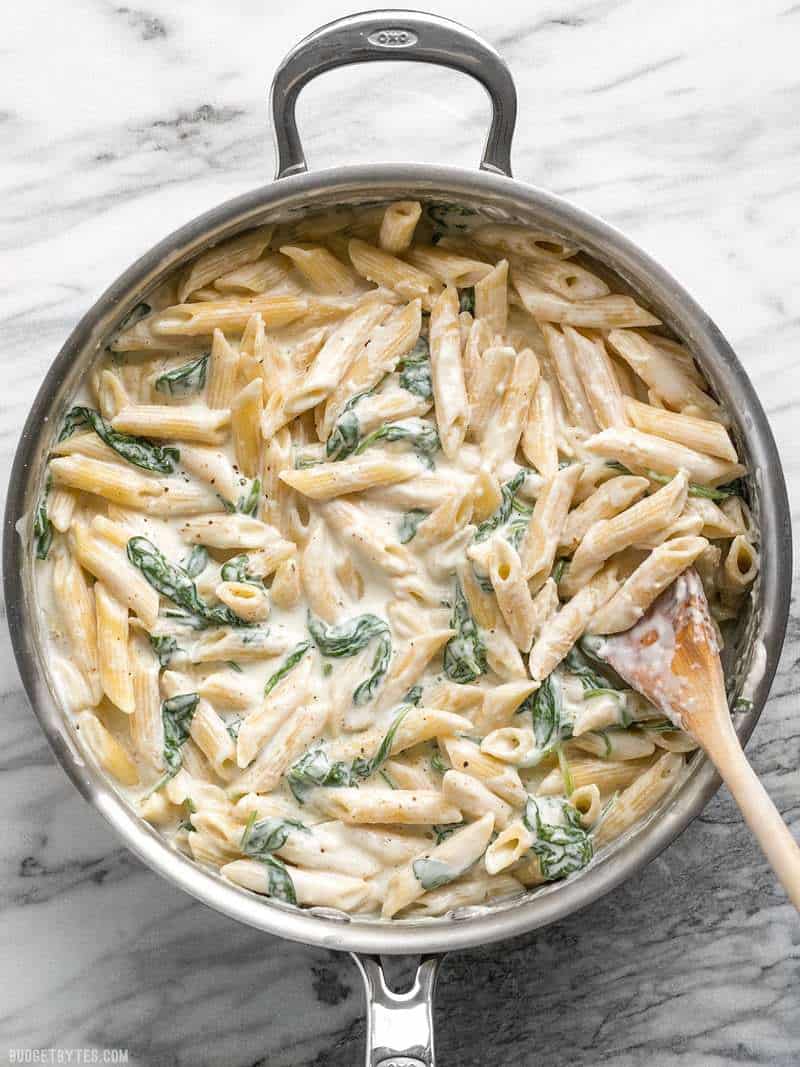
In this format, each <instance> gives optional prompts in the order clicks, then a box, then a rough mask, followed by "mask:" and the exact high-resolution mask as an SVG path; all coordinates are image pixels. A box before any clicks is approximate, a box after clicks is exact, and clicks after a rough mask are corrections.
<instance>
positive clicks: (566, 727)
mask: <svg viewBox="0 0 800 1067" xmlns="http://www.w3.org/2000/svg"><path fill="white" fill-rule="evenodd" d="M527 709H530V712H531V719H532V721H533V736H534V738H535V740H536V747H537V748H538V749H540V750H541V751H542V753H543V754H544V752H546V751H548V750H549V749H551V748H553V747H554V746H555V745H557V744H558V743H559V742H560V741H566V740H567V739H568V738H570V737H572V723H571V722H570V721H569V720H568V719H565V718H564V704H563V700H562V696H561V686H560V685H559V683H558V680H557V679H556V677H555V676H554V675H553V674H550V675H548V676H547V678H545V680H544V681H543V682H542V684H541V685H540V686H539V688H538V689H537V690H536V692H535V693H531V695H530V696H529V697H528V698H527V699H526V700H525V701H523V703H522V704H521V705H520V708H519V711H523V710H527Z"/></svg>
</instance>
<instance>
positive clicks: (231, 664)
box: [225, 659, 244, 674]
mask: <svg viewBox="0 0 800 1067" xmlns="http://www.w3.org/2000/svg"><path fill="white" fill-rule="evenodd" d="M225 663H226V664H227V665H228V666H229V667H230V669H231V670H232V671H236V673H237V674H244V671H243V670H242V668H241V667H240V666H239V664H238V663H237V662H236V660H234V659H226V660H225Z"/></svg>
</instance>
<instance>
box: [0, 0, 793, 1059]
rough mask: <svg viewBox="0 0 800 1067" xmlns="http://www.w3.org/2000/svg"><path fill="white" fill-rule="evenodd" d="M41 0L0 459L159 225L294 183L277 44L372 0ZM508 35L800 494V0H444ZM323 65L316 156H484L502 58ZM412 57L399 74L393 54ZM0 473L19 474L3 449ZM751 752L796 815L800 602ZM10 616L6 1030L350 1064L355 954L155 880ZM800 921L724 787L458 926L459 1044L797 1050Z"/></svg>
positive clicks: (528, 124)
mask: <svg viewBox="0 0 800 1067" xmlns="http://www.w3.org/2000/svg"><path fill="white" fill-rule="evenodd" d="M271 6H272V5H268V4H264V3H263V2H260V3H256V2H254V0H239V2H232V3H229V4H224V5H221V4H217V3H213V2H212V0H195V2H194V3H193V4H191V5H186V4H178V3H175V2H174V0H173V2H169V0H152V2H149V0H148V3H147V4H146V6H145V7H142V8H139V7H136V6H131V5H127V4H124V3H121V2H120V0H67V2H64V3H60V4H55V3H53V0H28V2H26V3H25V4H24V5H16V6H14V7H13V9H11V10H10V11H9V12H7V13H6V15H5V18H4V33H3V40H2V45H0V48H2V64H1V65H0V86H1V87H2V92H0V138H1V139H2V159H3V164H2V168H0V183H2V196H0V359H2V361H3V365H4V370H5V374H4V389H3V390H2V394H0V467H2V470H3V471H4V472H5V471H7V470H8V468H9V465H10V461H11V458H12V456H13V451H14V448H15V445H16V441H17V438H18V434H19V430H20V427H21V425H22V421H23V419H24V417H25V415H26V413H27V410H28V408H29V406H30V403H31V401H32V399H33V396H34V394H35V391H36V389H37V386H38V384H39V382H40V380H41V378H42V375H43V373H44V371H45V370H46V368H47V366H48V364H49V362H50V361H51V359H52V358H53V356H54V354H55V352H56V351H57V349H58V348H59V346H60V344H61V342H62V340H63V339H64V337H65V336H66V334H67V333H68V332H69V330H70V329H71V328H72V326H73V325H74V324H75V322H76V321H77V320H78V318H79V317H80V316H81V315H82V314H83V312H84V311H85V310H86V309H87V308H88V306H89V305H90V304H91V303H92V301H93V300H94V299H95V298H96V297H97V296H98V295H99V293H100V292H101V291H102V290H103V288H104V287H105V286H106V285H107V284H108V283H109V282H110V281H111V280H113V278H114V277H116V275H117V274H118V273H119V272H120V271H121V270H123V269H124V268H125V267H126V266H127V265H128V264H129V263H130V262H132V261H133V260H134V259H135V258H136V257H137V256H138V255H140V254H141V253H142V252H144V251H145V250H146V249H147V248H148V247H149V246H150V245H151V244H153V243H154V242H155V241H156V240H158V239H159V238H161V237H162V236H163V235H164V234H165V232H167V231H168V230H171V229H174V228H175V227H177V226H179V225H180V224H182V223H183V222H185V221H187V220H188V219H190V218H192V217H193V216H194V215H196V214H198V213H199V212H201V211H203V210H205V209H207V208H210V207H212V206H214V205H215V204H217V203H218V202H220V201H222V200H224V199H227V198H229V197H232V196H235V195H237V194H239V193H241V192H244V191H246V190H247V189H250V188H252V187H253V186H255V185H258V184H262V183H264V182H266V181H268V180H269V179H270V177H271V174H272V168H273V162H272V149H271V144H270V137H269V134H268V131H267V127H266V88H267V84H268V81H269V78H270V76H271V73H272V71H273V70H274V68H275V65H276V63H277V62H278V60H279V58H280V57H281V55H282V54H283V53H284V52H285V51H286V50H287V49H288V48H289V47H290V46H291V45H292V44H293V43H294V42H295V41H296V40H297V39H298V38H299V37H300V36H302V35H303V34H304V33H307V32H309V31H310V30H311V29H313V28H314V27H315V26H317V25H318V24H320V23H321V22H323V21H326V20H328V19H330V18H333V17H336V16H337V15H340V14H344V13H348V12H349V11H350V10H351V7H352V5H351V4H349V3H348V4H345V3H339V2H336V3H322V2H321V0H314V2H311V0H297V2H295V3H293V4H292V5H288V6H286V5H274V6H275V7H280V10H277V11H276V12H275V13H269V9H270V7H271ZM431 6H432V7H433V8H434V9H435V10H436V11H438V12H440V13H441V14H445V15H450V16H452V17H455V18H459V19H461V20H462V21H464V22H466V23H467V24H468V25H471V26H473V27H474V28H475V29H477V30H478V31H480V32H482V33H484V34H485V35H486V36H487V37H488V38H489V39H490V40H492V41H494V43H495V44H496V45H497V46H498V47H499V48H500V50H501V51H502V52H503V54H504V55H505V56H506V57H507V59H508V61H509V63H510V65H511V67H512V70H513V72H514V75H515V78H516V80H517V85H518V88H519V93H520V121H519V126H518V133H517V138H516V143H515V149H514V156H513V160H514V166H515V172H516V174H517V175H518V176H519V177H520V178H522V179H525V180H529V181H533V182H535V183H537V184H541V185H543V186H546V187H548V188H551V189H553V190H555V191H556V192H558V193H560V194H562V195H564V196H567V197H569V198H571V199H573V200H575V201H577V202H578V203H580V204H581V205H582V206H583V207H586V208H588V209H590V210H592V211H596V212H598V213H600V214H602V215H604V216H605V217H606V218H608V219H609V220H610V221H612V222H614V223H615V224H617V225H618V226H620V227H622V228H623V229H625V230H626V231H627V232H628V233H629V234H630V236H632V237H633V238H634V239H635V240H637V241H638V242H639V243H640V244H641V245H643V246H644V247H645V248H646V249H647V250H648V251H649V252H650V253H651V254H653V255H654V256H655V257H656V258H657V259H660V260H661V261H662V262H663V263H664V264H665V265H666V266H667V267H668V268H669V269H671V270H672V271H673V272H674V273H675V274H676V275H677V277H678V278H679V279H680V280H681V281H682V282H683V283H684V284H685V285H686V286H687V288H688V289H689V290H690V292H692V293H693V294H694V295H695V296H696V297H697V299H698V300H699V301H700V303H701V304H702V305H703V306H704V307H705V308H706V309H707V310H708V311H709V313H710V314H711V315H712V317H713V318H714V319H715V320H716V321H717V323H718V324H719V325H720V326H721V328H722V330H723V332H724V333H725V334H726V335H727V336H728V338H729V339H730V340H731V342H732V343H733V345H734V347H735V348H736V349H737V351H738V353H739V355H740V357H741V359H742V360H743V362H744V364H745V366H746V368H747V369H748V371H749V373H750V375H751V377H752V379H753V381H754V383H755V385H756V387H757V389H758V390H759V393H760V395H761V398H762V401H763V403H764V406H765V408H766V410H767V412H768V414H769V416H770V420H771V422H772V425H773V428H774V431H775V434H776V437H777V440H778V444H779V447H780V450H781V454H782V456H783V461H784V467H785V471H786V475H787V479H788V482H789V489H790V495H791V501H792V509H793V514H794V516H795V521H796V522H798V521H799V520H800V515H798V512H799V511H800V438H799V437H798V434H797V422H798V418H800V358H799V357H798V350H799V349H800V268H799V267H798V262H800V257H798V254H797V248H798V238H799V236H800V234H799V233H798V229H799V227H800V206H799V204H800V178H798V168H797V161H798V158H800V125H798V123H797V118H796V116H797V112H798V107H800V80H798V77H797V73H796V71H797V64H796V55H797V52H798V47H800V6H798V5H796V4H792V2H791V0H782V2H780V0H760V2H759V3H747V2H743V3H738V4H732V3H726V2H722V0H709V2H707V3H705V4H698V3H696V2H690V0H673V2H672V3H670V4H655V3H652V2H649V3H648V2H647V0H627V2H626V0H583V2H581V0H542V2H537V3H535V4H528V3H522V2H520V0H514V2H511V0H505V2H501V3H496V4H493V5H486V4H481V3H478V2H477V0H461V2H459V3H457V4H456V3H454V2H447V3H432V4H431ZM401 70H402V76H399V71H398V70H397V68H394V70H392V68H381V67H377V66H374V67H372V68H359V69H352V70H347V71H340V72H337V73H336V74H333V75H330V76H328V77H326V78H324V79H320V80H319V81H318V82H317V83H315V84H313V85H312V86H310V87H309V88H308V90H307V91H306V92H305V93H304V95H303V97H302V98H301V102H300V106H299V109H298V112H299V123H300V129H301V135H302V137H303V139H304V143H305V145H306V149H307V153H308V157H309V160H310V162H311V164H312V166H322V165H336V164H340V163H345V162H351V161H368V160H373V159H379V158H383V159H386V158H391V159H412V158H414V159H424V160H443V159H446V160H447V161H448V162H453V163H457V164H462V165H465V166H472V165H474V164H475V162H476V160H477V157H478V154H479V150H480V144H481V141H482V137H483V130H484V126H485V123H486V119H487V113H488V107H487V105H486V102H485V100H484V99H483V96H482V93H481V91H480V89H479V88H478V87H477V86H475V85H473V84H471V83H469V82H467V81H466V80H465V79H463V78H459V77H458V76H457V75H455V74H453V73H451V72H442V71H437V70H432V69H427V68H419V67H417V68H410V67H409V68H407V69H406V68H401ZM388 71H391V76H388ZM2 480H3V483H5V477H4V478H3V479H2ZM796 597H797V586H795V603H794V612H793V618H792V621H791V624H790V629H789V635H788V640H787V644H786V648H785V651H784V655H783V659H782V663H781V669H780V672H779V674H778V677H777V678H776V681H775V684H774V687H773V694H772V697H771V699H770V702H769V705H768V707H767V709H766V711H765V713H764V716H763V718H762V721H761V723H760V725H759V727H758V729H757V731H756V733H755V735H754V737H753V738H752V741H751V743H750V746H749V755H750V757H751V759H752V761H753V764H754V766H755V768H756V770H757V771H758V773H759V774H760V775H761V776H762V778H763V780H764V782H765V784H766V786H767V788H768V789H769V791H770V793H771V795H772V796H773V797H774V798H775V800H776V802H777V804H778V806H779V808H780V809H781V811H782V812H783V814H784V816H785V817H786V819H787V820H788V821H789V823H790V825H791V826H792V827H793V829H794V830H795V833H796V834H800V775H798V771H797V767H798V758H799V757H800V729H799V728H798V703H799V699H800V682H798V675H797V667H798V663H800V609H799V608H798V605H797V599H796ZM4 625H5V624H4V617H3V619H2V620H0V678H2V682H0V724H1V725H0V771H2V772H3V773H2V774H0V825H2V833H0V859H1V860H2V862H0V960H2V962H3V981H2V986H1V988H2V995H0V1049H2V1050H3V1051H4V1052H5V1050H6V1049H9V1048H20V1047H53V1046H56V1047H61V1048H89V1047H95V1048H98V1049H104V1048H127V1049H129V1050H130V1062H131V1063H133V1064H136V1065H146V1067H172V1065H175V1067H178V1065H180V1067H183V1065H187V1067H188V1065H190V1064H191V1065H193V1067H198V1065H199V1067H205V1065H209V1067H210V1065H212V1064H214V1065H216V1064H225V1065H226V1067H255V1065H263V1067H267V1065H268V1067H288V1065H292V1067H298V1065H299V1067H323V1065H324V1067H351V1065H353V1064H357V1063H360V1062H361V1056H362V1048H363V1040H364V1023H363V997H362V992H361V989H360V979H359V978H358V975H357V973H356V971H355V968H354V967H353V966H352V964H351V962H350V960H349V959H348V958H347V957H346V956H340V955H336V954H333V953H325V952H322V951H318V950H312V949H308V948H305V947H304V946H301V945H292V944H289V943H288V942H284V941H279V940H276V939H271V938H269V937H266V936H264V935H261V934H257V933H256V932H254V931H251V930H249V929H246V928H244V927H242V926H239V925H237V924H235V923H233V922H232V921H230V920H228V919H226V918H224V917H222V916H219V915H217V914H215V913H213V912H211V911H209V910H208V909H205V908H203V907H202V906H201V905H199V904H196V903H195V902H193V901H192V900H190V899H189V898H188V897H186V896H185V895H183V894H181V893H180V892H178V891H177V890H176V889H173V888H172V887H171V886H169V885H167V884H165V883H164V882H162V881H161V880H159V879H158V878H157V877H156V876H155V875H154V874H151V873H150V872H149V871H148V870H146V869H145V868H143V867H142V866H141V865H140V864H139V863H138V862H137V861H136V860H135V859H133V858H132V857H131V856H130V855H129V854H128V853H127V852H126V851H125V850H124V849H123V848H122V847H121V846H120V843H119V842H118V841H117V839H116V838H115V837H114V836H113V835H112V834H111V832H110V831H109V830H108V828H107V827H106V826H105V824H104V823H103V822H102V820H101V819H100V817H99V816H98V815H96V814H95V813H94V812H93V811H92V810H91V809H90V808H89V807H88V806H87V805H86V804H85V803H84V802H83V801H82V800H81V799H80V798H79V797H78V795H77V794H76V793H75V791H74V790H73V789H72V787H71V786H70V785H69V783H68V782H67V779H66V777H65V776H64V774H63V773H62V772H61V770H60V769H59V768H58V767H57V766H56V765H55V763H54V760H53V758H52V756H51V755H50V752H49V749H48V748H47V745H46V743H45V741H44V739H43V736H42V735H41V733H40V731H39V729H38V727H37V725H36V724H35V721H34V719H33V716H32V715H31V713H30V711H29V709H28V707H27V705H26V703H25V700H24V697H23V695H22V692H21V688H20V683H19V680H18V678H17V674H16V669H15V667H14V664H13V658H12V655H11V651H10V647H9V642H8V636H7V633H6V632H5V630H4V629H3V627H4ZM799 966H800V927H799V926H798V921H797V917H796V915H795V914H794V913H793V911H792V909H791V907H790V906H789V905H788V904H787V903H786V902H785V899H784V897H783V895H782V893H781V891H780V890H779V889H778V888H777V887H776V885H775V882H774V879H773V877H772V875H771V874H770V872H769V871H768V869H767V868H766V865H765V863H764V861H763V859H762V858H761V855H760V853H759V851H758V849H757V847H756V845H755V844H754V843H753V842H752V841H751V839H750V837H749V836H748V834H747V832H746V830H745V829H744V827H743V826H742V824H741V822H740V819H739V817H738V814H737V811H736V809H735V808H734V806H733V804H732V802H731V800H730V797H729V796H728V794H727V792H726V791H725V790H722V791H721V792H720V794H719V795H718V796H717V798H716V799H715V800H714V801H713V802H712V803H711V804H710V805H709V807H708V808H707V809H706V812H705V813H704V815H703V816H702V817H701V818H700V819H698V820H697V821H696V822H695V823H694V824H693V825H692V826H691V827H690V828H689V829H688V830H687V831H686V833H685V834H683V836H682V837H681V838H680V839H679V840H678V841H677V842H675V844H673V845H672V847H671V848H669V849H668V850H667V852H665V853H664V854H663V855H662V856H661V857H660V858H659V859H658V860H656V861H655V862H654V863H652V864H651V865H650V866H649V867H648V868H647V869H646V870H645V871H643V872H642V873H641V874H640V875H639V876H638V877H636V878H634V879H632V880H630V881H629V882H628V883H627V884H626V885H624V886H623V887H622V888H620V889H618V890H617V891H615V892H614V893H613V894H611V895H610V896H608V897H606V898H605V899H603V900H601V901H600V902H598V903H597V904H596V905H595V906H594V907H592V908H591V909H589V910H587V911H584V912H582V913H579V914H577V915H574V916H572V917H571V918H569V919H567V920H566V921H564V922H562V923H559V924H557V925H555V926H552V927H550V928H548V929H546V930H542V931H539V932H537V933H534V934H531V935H529V936H527V937H523V938H520V939H518V940H515V941H513V942H509V943H507V944H503V945H495V946H490V947H487V948H485V949H480V950H474V951H472V952H464V953H458V954H455V955H453V956H451V957H449V959H448V960H447V961H446V962H445V964H444V968H443V972H442V977H441V981H440V985H439V995H438V1002H437V1028H438V1033H437V1037H438V1045H439V1051H440V1062H441V1063H443V1064H459V1065H461V1067H473V1065H475V1067H478V1065H481V1067H483V1065H485V1064H493V1065H494V1064H497V1065H501V1064H502V1065H503V1067H505V1065H525V1067H527V1065H530V1067H533V1065H534V1064H536V1065H537V1067H555V1065H560V1064H563V1063H570V1064H573V1065H575V1067H581V1065H590V1064H592V1065H595V1064H612V1065H614V1067H638V1065H640V1064H650V1063H652V1064H655V1065H658V1067H662V1065H663V1067H677V1065H681V1067H686V1065H690V1067H696V1065H702V1067H722V1065H727V1064H733V1063H747V1064H754V1063H757V1064H769V1065H787V1067H788V1065H789V1064H795V1063H797V1062H798V1061H800V1018H799V1017H798V1011H797V997H798V984H799V982H798V980H799V979H800V975H798V968H799Z"/></svg>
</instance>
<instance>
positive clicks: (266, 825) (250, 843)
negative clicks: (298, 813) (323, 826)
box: [240, 812, 311, 860]
mask: <svg viewBox="0 0 800 1067" xmlns="http://www.w3.org/2000/svg"><path fill="white" fill-rule="evenodd" d="M292 830H302V832H303V833H306V834H309V833H311V831H310V830H309V828H308V827H307V826H306V825H305V823H302V822H298V821H297V820H296V819H281V818H279V817H278V816H273V817H271V818H268V819H258V820H257V819H256V817H255V812H253V814H252V815H251V816H250V819H249V820H248V822H247V826H245V828H244V833H243V834H242V841H241V845H240V848H241V850H242V852H244V854H245V855H246V856H251V857H252V858H253V859H259V860H260V859H264V858H265V857H266V856H268V855H270V854H271V853H272V852H277V851H278V850H279V849H282V848H283V846H284V845H285V844H286V840H287V838H288V837H289V834H290V833H291V832H292Z"/></svg>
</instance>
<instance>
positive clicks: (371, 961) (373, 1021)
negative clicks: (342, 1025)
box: [351, 952, 444, 1067]
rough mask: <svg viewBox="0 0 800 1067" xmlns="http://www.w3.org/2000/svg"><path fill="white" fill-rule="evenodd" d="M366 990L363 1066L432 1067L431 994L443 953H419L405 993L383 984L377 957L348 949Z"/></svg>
mask: <svg viewBox="0 0 800 1067" xmlns="http://www.w3.org/2000/svg"><path fill="white" fill-rule="evenodd" d="M351 955H352V957H353V959H354V960H355V962H356V965H357V966H358V969H359V971H361V977H362V978H363V979H364V987H365V992H366V994H367V1058H366V1061H365V1062H366V1067H435V1062H436V1061H435V1057H434V1052H433V994H434V991H435V989H436V979H437V977H438V975H439V964H440V963H441V962H442V960H443V959H444V957H443V956H423V957H422V959H421V960H420V963H419V967H418V968H417V973H416V975H415V976H414V982H413V984H412V986H411V988H410V989H409V990H408V991H407V992H406V993H394V992H393V991H392V990H391V989H389V987H388V986H387V984H386V976H385V974H384V973H383V967H382V966H381V961H380V957H378V956H362V955H361V954H360V953H356V952H352V953H351Z"/></svg>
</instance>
